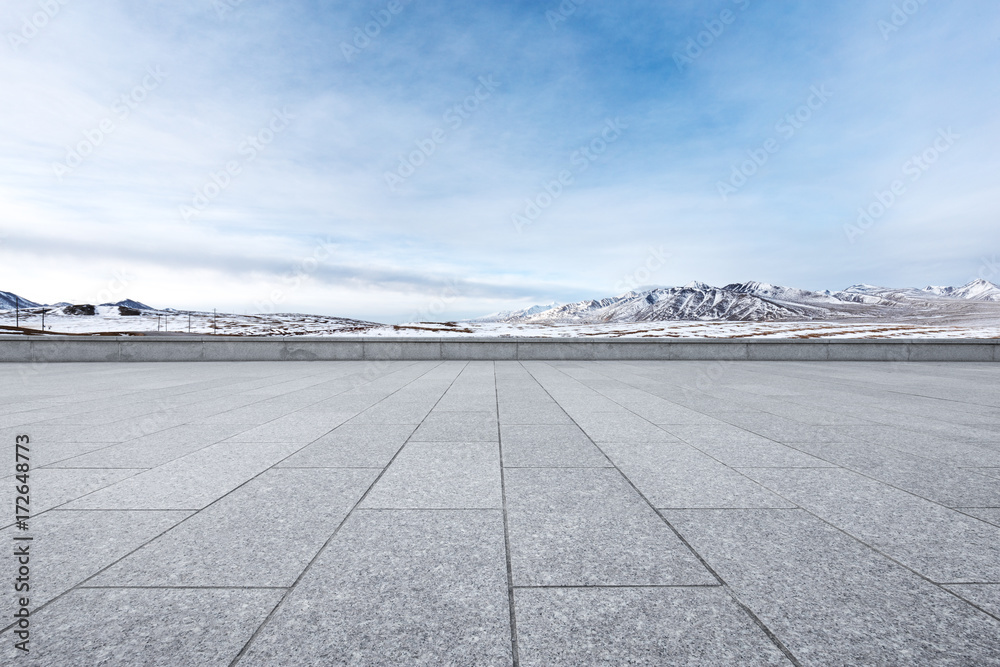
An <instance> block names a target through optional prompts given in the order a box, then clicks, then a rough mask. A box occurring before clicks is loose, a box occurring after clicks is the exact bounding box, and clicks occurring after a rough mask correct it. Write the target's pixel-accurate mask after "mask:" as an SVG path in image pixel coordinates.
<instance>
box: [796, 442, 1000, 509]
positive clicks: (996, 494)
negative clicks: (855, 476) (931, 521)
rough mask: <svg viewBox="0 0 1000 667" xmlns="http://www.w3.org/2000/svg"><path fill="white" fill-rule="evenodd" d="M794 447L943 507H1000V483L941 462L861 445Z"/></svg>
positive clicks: (841, 444)
mask: <svg viewBox="0 0 1000 667" xmlns="http://www.w3.org/2000/svg"><path fill="white" fill-rule="evenodd" d="M793 446H794V447H798V448H800V449H802V450H804V451H806V452H809V453H810V454H813V455H815V456H818V457H819V458H822V459H825V460H827V461H830V462H832V463H835V464H837V465H838V466H843V467H845V468H849V469H851V470H854V471H855V472H858V473H861V474H863V475H866V476H868V477H873V478H875V479H877V480H879V481H882V482H885V483H886V484H891V485H892V486H896V487H898V488H900V489H903V490H904V491H909V492H910V493H913V494H916V495H918V496H921V497H922V498H927V499H928V500H933V501H934V502H938V503H941V504H942V505H947V506H949V507H991V506H997V507H1000V480H993V479H990V478H987V477H984V476H982V475H977V474H975V473H974V472H971V471H968V470H964V469H962V468H956V467H955V466H951V465H948V464H946V463H943V462H941V461H933V460H931V459H927V458H924V457H921V456H914V455H913V454H907V453H906V452H900V451H898V450H895V449H890V448H889V447H882V446H880V445H872V444H866V443H860V442H855V443H837V444H833V443H810V444H800V445H793Z"/></svg>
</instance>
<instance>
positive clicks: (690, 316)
mask: <svg viewBox="0 0 1000 667" xmlns="http://www.w3.org/2000/svg"><path fill="white" fill-rule="evenodd" d="M970 316H971V317H976V318H994V317H998V318H1000V287H998V286H997V285H994V284H993V283H991V282H989V281H986V280H982V279H977V280H973V281H972V282H970V283H968V284H966V285H962V286H961V287H935V286H929V287H925V288H924V289H917V288H887V287H877V286H874V285H852V286H850V287H848V288H846V289H844V290H840V291H837V292H831V291H829V290H827V291H823V292H814V291H810V290H803V289H797V288H794V287H783V286H780V285H770V284H768V283H759V282H745V283H732V284H729V285H726V286H725V287H713V286H712V285H707V284H705V283H701V282H691V283H688V284H687V285H684V286H682V287H656V288H650V289H642V290H633V291H630V292H626V293H624V294H620V295H618V296H611V297H605V298H602V299H591V300H586V301H578V302H576V303H568V304H564V305H555V304H553V305H550V306H532V307H531V308H525V309H523V310H517V311H508V312H501V313H494V314H492V315H487V316H485V317H480V318H477V319H474V320H470V321H471V322H507V323H526V324H596V323H601V322H654V321H668V320H700V321H736V322H769V321H781V320H785V321H805V320H844V319H852V320H857V319H869V320H876V319H885V320H897V321H905V320H911V319H928V318H931V319H934V318H938V319H940V318H950V317H970Z"/></svg>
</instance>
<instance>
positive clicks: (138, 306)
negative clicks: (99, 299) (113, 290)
mask: <svg viewBox="0 0 1000 667" xmlns="http://www.w3.org/2000/svg"><path fill="white" fill-rule="evenodd" d="M101 305H102V306H120V307H124V308H132V309H134V310H156V308H153V307H152V306H147V305H146V304H144V303H142V302H141V301H134V300H133V299H124V300H122V301H119V302H117V303H102V304H101Z"/></svg>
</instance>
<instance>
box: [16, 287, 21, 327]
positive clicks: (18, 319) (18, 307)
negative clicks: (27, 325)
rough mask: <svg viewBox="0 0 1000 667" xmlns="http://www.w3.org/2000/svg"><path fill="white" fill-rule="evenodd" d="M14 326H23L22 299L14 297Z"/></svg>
mask: <svg viewBox="0 0 1000 667" xmlns="http://www.w3.org/2000/svg"><path fill="white" fill-rule="evenodd" d="M14 326H15V327H20V326H21V297H19V296H18V295H16V294H15V295H14Z"/></svg>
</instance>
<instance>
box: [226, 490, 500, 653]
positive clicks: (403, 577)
mask: <svg viewBox="0 0 1000 667" xmlns="http://www.w3.org/2000/svg"><path fill="white" fill-rule="evenodd" d="M390 610H391V611H390ZM319 637H322V641H316V639H317V638H319ZM290 661H294V664H298V665H327V664H328V665H338V664H354V665H469V666H478V665H489V666H491V667H492V666H506V665H512V664H513V657H512V648H511V634H510V612H509V599H508V591H507V575H506V567H505V564H504V542H503V519H502V515H501V512H499V511H497V510H474V511H447V510H446V511H426V510H388V511H380V510H358V511H356V512H355V513H354V514H353V515H352V516H351V518H350V519H348V521H347V523H346V524H345V525H344V527H343V528H342V529H341V531H340V532H339V533H337V535H336V537H335V538H334V539H333V541H332V542H331V543H330V545H329V546H328V547H327V548H326V549H325V550H324V551H323V553H321V554H320V556H319V558H318V559H317V560H316V562H315V564H314V565H313V566H312V567H311V568H310V569H309V570H308V571H307V572H306V574H305V576H304V577H303V578H302V580H301V581H300V582H299V584H298V585H297V586H296V588H295V589H294V590H293V591H292V592H291V593H290V594H289V596H288V599H287V600H285V602H284V603H283V604H282V605H281V607H280V608H279V609H278V611H277V613H276V614H275V615H274V617H273V618H271V619H270V620H269V622H268V623H267V624H266V625H265V626H264V627H263V628H262V629H261V631H260V633H259V634H258V635H257V637H256V638H255V640H254V642H253V643H252V644H251V645H250V647H249V650H248V651H247V652H246V654H245V655H244V657H243V659H242V660H241V661H240V663H239V664H240V665H241V667H258V666H259V667H264V666H267V667H271V666H272V665H278V664H289V662H290Z"/></svg>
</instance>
